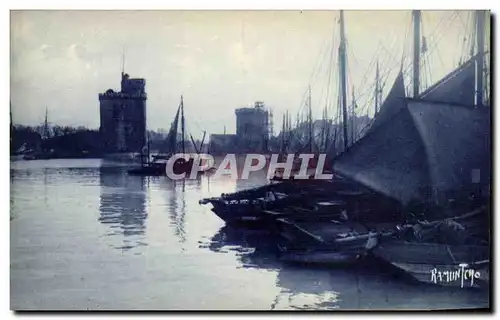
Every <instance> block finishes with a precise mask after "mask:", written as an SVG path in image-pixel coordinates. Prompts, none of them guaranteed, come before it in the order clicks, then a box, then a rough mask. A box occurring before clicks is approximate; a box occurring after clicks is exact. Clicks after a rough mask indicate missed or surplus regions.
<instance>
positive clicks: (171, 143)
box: [166, 105, 181, 153]
mask: <svg viewBox="0 0 500 320" xmlns="http://www.w3.org/2000/svg"><path fill="white" fill-rule="evenodd" d="M180 110H181V106H180V105H179V107H178V108H177V113H176V115H175V118H174V121H173V122H172V125H171V126H170V131H169V132H168V136H167V147H166V150H167V152H168V153H175V152H176V151H177V128H178V127H179V114H180Z"/></svg>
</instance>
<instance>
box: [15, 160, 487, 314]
mask: <svg viewBox="0 0 500 320" xmlns="http://www.w3.org/2000/svg"><path fill="white" fill-rule="evenodd" d="M11 165H12V168H11V217H13V219H12V218H11V221H10V228H11V241H10V245H11V267H10V268H11V306H12V308H15V309H22V310H26V309H123V310H126V309H143V310H148V309H155V310H159V309H205V310H207V309H232V310H235V309H236V310H238V309H245V310H249V309H252V310H270V309H273V310H283V309H336V308H340V309H365V308H366V309H394V308H398V309H401V308H406V309H408V308H413V309H415V308H417V309H422V308H423V309H426V308H460V307H485V306H487V305H488V302H489V300H488V296H487V293H484V292H472V293H471V292H470V291H468V290H460V289H459V290H454V291H453V290H452V289H445V288H440V287H430V286H419V285H415V284H409V283H407V282H404V281H401V280H395V279H393V277H392V276H390V275H387V274H384V273H383V272H380V270H376V268H375V266H371V265H370V266H368V267H359V268H357V269H355V268H348V269H334V268H311V267H304V266H298V265H290V264H286V263H283V262H281V261H280V260H279V259H278V257H277V252H276V247H275V246H274V241H273V238H272V236H271V235H270V234H266V233H262V232H243V231H242V230H235V229H231V228H228V227H225V226H224V223H223V222H222V221H221V220H220V219H219V218H218V217H217V216H215V215H214V214H213V213H212V212H211V211H210V209H209V206H201V205H199V204H198V200H200V198H203V197H210V196H218V195H220V194H221V193H226V192H232V191H236V190H242V189H248V188H251V187H253V186H255V185H262V184H264V183H265V182H266V180H265V177H264V175H263V174H262V175H260V176H259V174H252V175H251V176H250V178H251V179H250V180H247V181H242V180H239V181H237V180H234V179H231V178H229V177H222V178H214V177H211V176H210V175H209V174H207V175H202V176H200V177H199V178H198V179H195V180H179V181H171V180H169V179H167V178H166V177H138V176H128V175H127V173H126V168H125V167H123V166H120V165H117V164H113V163H106V162H101V161H100V160H72V161H66V160H61V161H60V160H51V161H19V162H16V163H13V164H11Z"/></svg>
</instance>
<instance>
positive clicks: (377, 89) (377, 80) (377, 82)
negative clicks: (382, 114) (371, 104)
mask: <svg viewBox="0 0 500 320" xmlns="http://www.w3.org/2000/svg"><path fill="white" fill-rule="evenodd" d="M379 97H380V74H379V68H378V60H377V70H376V71H375V114H377V113H378V109H379V103H380V101H379Z"/></svg>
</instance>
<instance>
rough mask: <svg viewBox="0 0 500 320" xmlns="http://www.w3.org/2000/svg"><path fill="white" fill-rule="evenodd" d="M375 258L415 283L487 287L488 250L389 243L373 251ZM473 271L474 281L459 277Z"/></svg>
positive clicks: (480, 247)
mask: <svg viewBox="0 0 500 320" xmlns="http://www.w3.org/2000/svg"><path fill="white" fill-rule="evenodd" d="M373 254H374V256H375V257H377V258H379V259H382V260H383V261H385V262H386V263H388V264H390V265H391V266H393V267H395V268H396V269H397V270H399V271H400V272H402V273H404V274H406V275H408V276H410V277H411V278H413V279H414V280H416V281H419V282H423V283H428V284H433V285H441V286H452V287H463V288H465V287H475V288H481V287H488V286H489V273H490V271H489V268H490V264H489V248H488V247H487V246H478V245H461V246H459V245H446V244H434V243H415V242H407V241H401V240H392V241H387V242H383V243H381V244H379V246H378V247H377V248H375V249H374V250H373ZM466 270H473V273H474V279H472V278H471V277H470V276H468V275H469V274H470V272H468V273H467V276H464V277H462V275H463V274H464V271H466Z"/></svg>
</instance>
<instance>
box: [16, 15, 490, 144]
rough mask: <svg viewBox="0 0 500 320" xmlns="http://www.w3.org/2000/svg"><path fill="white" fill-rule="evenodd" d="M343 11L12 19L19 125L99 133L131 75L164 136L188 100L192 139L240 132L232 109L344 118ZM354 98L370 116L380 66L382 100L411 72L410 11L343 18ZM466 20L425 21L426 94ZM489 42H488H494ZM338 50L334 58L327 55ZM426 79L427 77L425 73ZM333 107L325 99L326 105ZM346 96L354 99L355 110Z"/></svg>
mask: <svg viewBox="0 0 500 320" xmlns="http://www.w3.org/2000/svg"><path fill="white" fill-rule="evenodd" d="M338 18H339V12H338V11H300V10H297V11H11V107H12V117H13V122H14V123H16V124H27V125H36V124H39V123H41V122H43V120H44V116H45V109H46V108H48V113H49V121H50V122H51V123H53V124H60V125H84V126H87V127H91V128H98V127H99V100H98V94H99V93H100V92H105V91H106V90H107V89H110V88H111V89H114V90H117V89H119V85H120V73H121V69H122V65H123V61H122V60H123V59H122V57H123V56H124V57H125V59H124V60H125V61H124V66H125V72H126V73H128V74H130V76H131V77H134V78H145V79H146V92H147V94H148V100H147V125H148V129H150V130H156V129H158V128H164V129H166V128H169V126H170V122H171V121H172V119H173V117H174V115H175V110H176V108H177V106H178V104H179V101H180V96H181V95H183V96H184V105H185V114H186V122H187V128H188V131H190V132H191V133H192V134H193V135H194V136H197V135H200V136H201V132H202V131H203V130H206V131H207V133H222V132H223V131H224V127H226V130H227V132H228V133H231V132H235V122H236V119H235V114H234V110H235V109H236V108H240V107H244V106H250V105H252V104H253V103H254V101H264V103H265V104H266V106H268V107H269V108H271V109H272V110H273V114H274V131H275V132H277V131H279V129H280V128H281V119H282V114H283V113H284V112H285V111H286V110H289V111H290V112H291V113H292V114H293V115H296V114H297V112H298V111H299V110H303V109H304V108H303V104H304V101H305V94H306V92H307V90H308V87H309V86H311V100H312V109H313V115H314V117H316V118H319V117H320V116H321V114H322V111H323V108H324V107H325V105H326V106H328V110H329V111H328V112H329V114H337V113H336V110H337V103H336V101H337V96H338V90H337V88H338V75H337V73H338V67H337V63H338V62H337V61H338V53H337V50H338V45H339V24H338ZM344 20H345V33H346V39H347V59H348V64H347V65H348V88H349V94H351V91H352V90H353V86H354V96H355V97H356V100H357V103H358V106H359V105H361V107H359V109H358V110H357V111H356V112H357V113H358V114H360V115H361V114H369V115H370V114H371V112H372V111H371V110H372V105H373V102H371V100H372V98H373V94H372V93H373V89H372V88H373V85H374V81H375V62H376V61H378V63H379V66H380V73H381V76H382V78H383V79H382V80H383V82H384V83H385V85H384V93H387V92H388V90H389V89H390V86H391V84H392V81H393V79H394V78H395V76H396V74H397V72H398V70H399V69H400V67H401V61H402V57H403V56H404V57H405V58H404V63H403V65H404V66H405V67H404V69H405V70H406V69H407V66H408V65H409V64H410V63H411V50H412V49H411V48H412V47H411V46H412V38H411V37H412V30H411V27H412V19H411V11H345V12H344ZM471 21H472V20H471V14H470V12H468V11H423V12H422V31H421V32H422V35H423V36H424V37H426V42H427V47H428V48H429V50H428V53H427V55H426V56H425V57H424V66H423V67H422V82H423V86H424V87H425V85H430V83H432V82H435V81H437V80H439V78H440V77H442V76H444V75H445V74H446V73H448V72H450V71H451V70H452V69H453V68H455V67H456V66H457V64H458V61H459V59H460V57H461V56H462V55H463V54H465V51H468V50H465V49H463V43H464V37H467V38H466V39H465V43H467V41H469V38H470V37H469V36H470V29H471V25H472V23H471ZM488 39H489V37H488ZM332 48H333V50H332ZM429 70H430V71H429ZM327 97H328V98H327ZM350 100H351V98H349V101H350Z"/></svg>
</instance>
